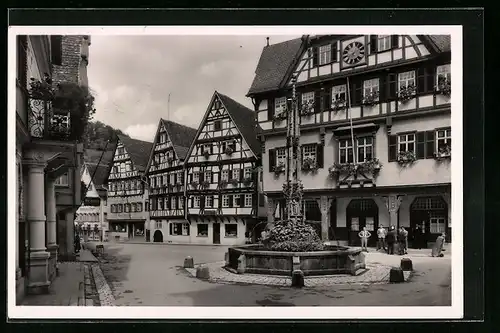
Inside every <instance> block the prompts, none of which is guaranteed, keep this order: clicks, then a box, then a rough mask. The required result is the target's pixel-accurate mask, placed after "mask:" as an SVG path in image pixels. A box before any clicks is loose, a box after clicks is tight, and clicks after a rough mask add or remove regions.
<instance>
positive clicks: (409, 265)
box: [401, 258, 413, 271]
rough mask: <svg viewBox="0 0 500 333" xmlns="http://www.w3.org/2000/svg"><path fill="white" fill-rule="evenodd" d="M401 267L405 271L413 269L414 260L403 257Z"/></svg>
mask: <svg viewBox="0 0 500 333" xmlns="http://www.w3.org/2000/svg"><path fill="white" fill-rule="evenodd" d="M401 269H402V270H403V271H413V262H412V261H411V259H410V258H402V259H401Z"/></svg>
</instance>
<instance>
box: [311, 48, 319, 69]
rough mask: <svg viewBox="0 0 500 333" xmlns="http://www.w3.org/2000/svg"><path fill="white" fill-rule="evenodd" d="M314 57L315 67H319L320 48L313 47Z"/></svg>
mask: <svg viewBox="0 0 500 333" xmlns="http://www.w3.org/2000/svg"><path fill="white" fill-rule="evenodd" d="M312 50H313V51H312V56H313V67H317V66H318V48H317V47H313V48H312Z"/></svg>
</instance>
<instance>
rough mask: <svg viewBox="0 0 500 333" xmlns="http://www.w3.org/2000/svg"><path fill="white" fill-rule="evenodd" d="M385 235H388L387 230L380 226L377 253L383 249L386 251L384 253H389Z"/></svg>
mask: <svg viewBox="0 0 500 333" xmlns="http://www.w3.org/2000/svg"><path fill="white" fill-rule="evenodd" d="M385 235H386V230H385V228H384V227H383V226H379V227H378V230H377V238H378V242H377V251H378V250H380V249H381V248H382V249H384V251H387V249H386V248H385Z"/></svg>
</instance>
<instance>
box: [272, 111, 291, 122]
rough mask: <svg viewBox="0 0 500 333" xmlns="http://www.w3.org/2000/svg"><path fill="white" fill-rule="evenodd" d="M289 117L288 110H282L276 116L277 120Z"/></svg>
mask: <svg viewBox="0 0 500 333" xmlns="http://www.w3.org/2000/svg"><path fill="white" fill-rule="evenodd" d="M287 117H288V112H287V111H286V110H284V111H281V112H280V113H278V114H277V115H275V116H274V120H275V121H282V120H285V119H286V118H287Z"/></svg>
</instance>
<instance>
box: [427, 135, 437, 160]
mask: <svg viewBox="0 0 500 333" xmlns="http://www.w3.org/2000/svg"><path fill="white" fill-rule="evenodd" d="M434 135H435V133H434V131H427V132H425V136H426V138H425V149H426V152H425V158H434V147H435V145H434Z"/></svg>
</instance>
